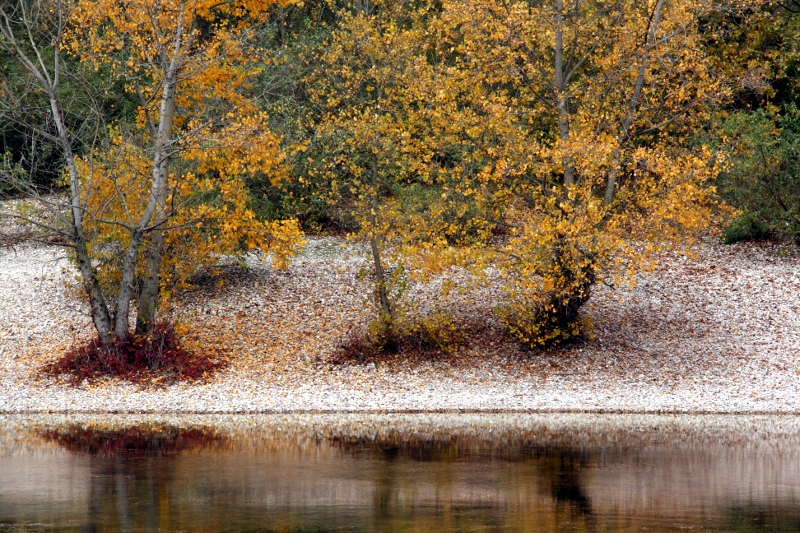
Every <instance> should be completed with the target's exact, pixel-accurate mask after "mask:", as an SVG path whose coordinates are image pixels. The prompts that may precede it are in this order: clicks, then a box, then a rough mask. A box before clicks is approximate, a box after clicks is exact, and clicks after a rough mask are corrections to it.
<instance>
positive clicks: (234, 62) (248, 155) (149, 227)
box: [1, 0, 300, 345]
mask: <svg viewBox="0 0 800 533" xmlns="http://www.w3.org/2000/svg"><path fill="white" fill-rule="evenodd" d="M267 9H268V5H267V3H264V2H255V1H245V0H241V1H238V0H231V1H223V2H219V1H211V0H170V1H164V2H161V1H159V0H126V1H123V2H119V1H110V0H109V1H99V2H95V1H88V0H86V1H84V0H77V1H74V2H70V1H67V0H54V1H52V2H51V1H44V0H38V1H37V0H20V1H19V2H16V3H15V4H13V5H8V6H7V7H4V9H3V10H2V21H3V26H2V37H3V39H2V41H1V44H2V46H3V49H4V50H6V51H7V53H9V54H10V55H11V56H12V57H13V58H14V59H15V60H16V61H17V62H18V63H19V64H21V65H22V66H23V67H24V69H25V71H26V72H27V74H28V75H29V77H30V79H31V81H32V86H35V87H36V89H37V90H39V91H41V92H43V93H44V94H45V95H46V96H47V99H48V101H49V104H50V113H51V116H52V120H53V122H54V123H55V125H56V130H57V135H55V137H56V138H57V140H58V142H59V147H60V149H61V152H62V154H63V156H64V161H65V166H66V169H67V170H66V173H65V175H66V186H67V189H68V191H69V214H68V216H67V217H62V216H61V213H60V211H59V210H58V209H57V206H55V205H47V207H48V208H49V211H50V212H51V213H53V214H54V215H55V216H57V220H56V222H51V221H48V220H44V219H42V218H41V217H40V218H38V219H37V220H34V222H36V223H38V224H39V225H40V226H41V227H43V228H45V229H47V230H52V231H58V232H60V233H61V234H62V235H63V236H64V237H65V238H66V239H67V246H69V247H70V248H71V249H72V250H73V251H74V254H75V259H76V262H77V264H78V268H79V271H80V274H81V279H82V282H83V286H84V290H85V292H86V294H87V296H88V298H89V303H90V307H91V311H92V319H93V322H94V325H95V328H96V330H97V332H98V336H99V338H100V340H101V342H102V343H103V345H108V344H111V343H115V342H125V341H126V340H127V339H128V338H129V337H130V326H129V313H130V307H131V302H132V300H133V299H134V298H135V297H138V316H137V321H136V331H137V333H143V332H146V331H147V329H148V328H149V327H150V325H151V324H152V323H153V318H154V314H155V312H156V309H157V307H158V301H159V300H158V298H159V289H160V287H161V286H162V284H163V283H164V281H165V280H164V279H162V272H163V270H164V258H165V257H167V258H168V259H172V260H173V261H174V262H173V263H172V268H171V270H172V272H173V274H175V275H176V276H178V277H179V278H180V277H182V278H185V276H186V274H187V270H186V269H185V268H184V269H183V270H180V269H178V268H177V266H178V263H177V262H176V261H175V260H176V259H183V258H186V257H187V255H186V254H187V253H188V252H189V251H191V261H190V264H191V265H192V266H193V265H195V264H198V263H199V264H204V263H210V262H213V261H214V259H215V258H216V257H218V255H219V254H221V253H229V252H232V251H235V250H238V249H241V248H242V247H244V248H247V247H252V246H255V245H260V244H261V243H262V240H263V239H267V238H269V239H270V240H272V242H273V243H274V244H275V246H274V248H273V251H274V252H276V254H277V256H278V264H280V263H281V262H282V261H283V260H284V259H285V257H286V256H287V255H289V254H290V253H292V251H293V248H294V244H295V243H296V242H298V240H299V237H300V233H299V229H298V228H297V225H296V224H295V223H293V222H291V221H284V222H280V223H273V224H267V225H264V224H262V223H260V222H258V221H256V220H255V217H254V216H253V213H252V212H251V211H250V210H249V208H248V205H247V201H248V196H247V192H246V190H245V189H244V187H243V184H242V177H243V176H244V175H245V174H248V173H265V174H268V175H270V176H271V177H272V178H273V179H281V178H282V177H283V176H284V171H283V170H282V158H283V155H282V152H281V150H280V147H279V143H278V139H277V138H275V136H273V135H272V134H271V133H270V132H269V130H268V128H266V126H265V120H266V119H265V117H264V116H263V114H261V113H260V112H259V110H258V107H257V105H256V104H255V102H254V97H255V95H253V94H250V93H249V91H250V89H251V86H250V83H249V82H250V79H251V78H252V76H253V75H255V74H256V73H257V71H258V67H257V59H258V56H257V55H254V54H253V53H252V52H253V50H252V46H251V44H252V43H251V42H250V41H249V38H250V36H251V28H252V27H253V24H254V23H255V22H257V21H258V20H259V17H261V16H262V15H264V13H265V12H266V10H267ZM42 35H44V37H41V36H42ZM64 54H69V55H70V56H72V57H75V58H78V59H80V60H81V62H82V63H84V64H85V65H87V66H89V67H91V68H93V69H95V70H96V71H102V72H103V74H105V75H108V76H110V77H112V78H114V79H117V80H121V82H122V84H123V86H124V88H125V90H126V93H127V94H128V95H129V96H130V98H131V99H132V100H133V101H134V102H135V105H134V109H135V121H133V122H132V123H124V122H116V123H112V124H109V125H108V127H107V128H105V131H103V128H98V131H99V133H98V135H100V134H102V139H103V142H102V143H100V144H98V145H96V146H95V148H94V149H93V150H86V151H84V153H83V154H80V155H79V154H77V153H76V152H75V143H76V139H75V136H74V134H73V132H72V131H71V130H70V127H69V124H67V123H66V122H65V121H64V119H63V113H62V109H63V103H62V102H61V101H60V98H59V96H60V95H59V86H60V83H61V81H62V79H63V76H64V69H65V68H66V66H67V62H66V61H65V60H64ZM87 97H88V95H87Z"/></svg>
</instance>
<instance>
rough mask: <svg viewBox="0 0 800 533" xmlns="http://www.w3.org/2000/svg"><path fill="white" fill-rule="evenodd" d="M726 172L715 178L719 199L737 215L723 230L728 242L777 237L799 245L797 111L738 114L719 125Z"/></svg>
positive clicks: (799, 141)
mask: <svg viewBox="0 0 800 533" xmlns="http://www.w3.org/2000/svg"><path fill="white" fill-rule="evenodd" d="M720 130H721V141H722V146H723V147H724V148H725V149H726V151H727V153H728V157H729V161H728V163H729V164H728V168H727V169H726V171H725V172H722V173H721V174H720V175H719V177H718V179H717V184H718V189H719V192H720V194H721V196H722V197H723V198H724V199H725V201H727V202H728V203H730V204H731V205H733V206H734V207H736V208H738V209H739V210H740V211H741V214H740V215H739V216H738V217H737V218H736V219H735V220H734V221H733V222H732V224H731V225H730V226H729V227H728V228H727V229H726V230H725V231H724V233H723V239H724V240H725V242H728V243H731V242H736V241H738V240H742V239H763V238H770V237H771V238H779V239H790V240H795V241H797V242H800V161H798V155H800V111H798V109H797V107H796V106H795V105H794V104H790V105H788V106H787V107H786V109H785V110H784V112H783V113H778V112H777V111H773V110H764V109H759V110H756V111H754V112H750V113H747V112H738V113H734V114H732V115H731V116H730V117H728V118H727V119H726V120H725V121H724V122H723V123H722V125H721V128H720Z"/></svg>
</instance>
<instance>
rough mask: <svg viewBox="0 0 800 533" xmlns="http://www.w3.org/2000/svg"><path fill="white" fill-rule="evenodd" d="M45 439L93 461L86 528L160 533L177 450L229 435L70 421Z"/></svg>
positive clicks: (217, 443) (211, 443) (220, 441)
mask: <svg viewBox="0 0 800 533" xmlns="http://www.w3.org/2000/svg"><path fill="white" fill-rule="evenodd" d="M39 434H40V435H41V436H42V437H44V438H45V439H47V440H49V441H52V442H56V443H57V444H58V445H59V446H61V447H63V448H65V449H67V450H69V451H70V452H72V453H75V454H77V455H88V456H90V457H91V458H92V461H91V478H90V491H89V492H90V497H89V502H88V509H87V513H86V517H87V518H86V522H85V523H84V525H83V527H82V531H84V532H86V533H90V532H96V531H107V530H109V529H111V530H118V531H120V532H122V533H128V532H132V531H148V532H149V531H154V532H155V531H159V530H160V529H164V528H165V527H166V524H165V521H168V519H169V517H168V516H162V515H161V513H160V510H161V509H163V508H168V504H169V491H168V488H169V486H170V484H171V482H172V481H173V480H174V477H175V476H174V461H173V459H174V458H176V457H177V456H178V455H179V454H181V453H183V452H186V451H189V450H196V449H207V448H214V447H218V446H220V445H221V444H223V443H224V442H226V440H227V439H226V438H225V437H222V436H220V435H219V434H218V433H216V432H215V431H213V430H210V429H207V428H180V427H175V426H168V425H143V426H133V427H125V428H103V427H99V426H92V425H90V426H80V425H72V426H66V427H61V428H58V429H44V430H41V431H39Z"/></svg>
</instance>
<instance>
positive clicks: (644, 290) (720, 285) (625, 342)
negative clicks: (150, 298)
mask: <svg viewBox="0 0 800 533" xmlns="http://www.w3.org/2000/svg"><path fill="white" fill-rule="evenodd" d="M695 252H696V254H695V256H694V257H690V258H687V257H684V256H682V255H680V254H664V255H663V256H662V257H661V260H660V263H659V268H658V270H657V271H656V272H655V273H653V274H649V275H646V276H642V279H641V281H640V283H638V284H637V285H635V286H634V287H633V288H619V289H617V290H614V291H612V290H609V289H606V288H602V289H599V290H598V291H597V293H596V294H595V295H594V297H593V299H592V301H591V302H590V303H589V304H588V306H587V309H586V312H587V314H588V315H589V316H591V318H592V320H593V321H594V323H595V330H594V331H595V336H594V338H591V339H585V340H583V341H581V342H579V343H576V344H574V345H572V346H570V347H567V348H564V349H561V350H557V351H526V350H524V349H523V348H521V347H520V346H519V345H518V344H517V343H516V342H515V341H514V340H513V339H511V338H509V337H507V336H505V335H504V334H503V333H502V331H501V330H500V328H499V325H498V324H497V322H496V319H495V318H494V316H493V315H492V313H491V308H492V307H493V306H494V305H495V304H496V303H497V302H498V301H499V297H500V293H499V291H498V290H497V288H496V287H492V286H489V287H485V288H482V289H480V290H474V291H468V292H467V293H466V294H465V295H459V296H457V297H454V300H453V301H452V302H450V304H449V307H450V308H451V309H453V312H454V315H455V318H456V321H457V323H459V324H461V327H462V328H463V330H464V331H465V332H466V337H467V338H466V341H465V343H464V344H463V345H462V346H460V347H459V349H458V351H457V352H456V353H455V354H453V355H448V356H439V357H435V358H433V359H430V358H418V359H416V360H413V361H405V360H397V361H393V362H391V363H387V364H381V363H380V362H379V363H378V365H377V366H376V365H375V364H372V363H365V364H347V365H337V364H331V363H330V357H331V356H332V355H333V354H334V353H335V351H336V350H337V347H338V346H339V345H340V344H341V343H342V341H343V340H344V339H345V338H346V337H347V336H348V331H351V330H355V329H358V328H360V327H363V323H364V321H365V319H364V316H363V312H362V308H363V305H364V303H363V294H364V293H365V286H364V285H363V284H362V282H361V281H359V279H358V272H359V270H361V269H362V268H363V267H364V266H365V263H364V262H363V259H362V257H361V256H360V255H359V254H351V255H347V254H345V253H344V252H343V251H342V247H341V242H340V241H339V240H337V239H334V238H329V237H325V238H312V239H310V243H309V246H308V247H307V249H306V251H305V252H304V253H303V254H302V255H301V256H299V257H298V258H297V259H296V260H295V261H294V263H293V264H292V266H291V267H290V268H289V270H288V271H286V272H279V271H274V270H272V269H271V268H270V267H269V264H268V262H262V261H260V260H259V259H258V258H255V257H254V258H251V260H249V261H248V267H249V268H248V270H246V271H242V270H240V269H238V268H230V269H228V271H227V272H226V275H225V276H224V277H225V283H224V284H223V285H222V286H219V285H218V284H217V283H216V282H215V281H214V280H209V281H208V282H206V283H201V284H199V285H198V288H197V289H196V290H194V291H191V292H188V293H186V294H184V295H182V296H181V297H180V298H179V300H178V301H177V303H176V304H175V308H174V309H173V310H172V316H173V318H175V319H177V320H178V321H179V322H181V323H182V324H185V326H186V327H187V328H188V330H189V333H188V334H187V339H188V340H189V342H192V343H194V344H195V345H196V346H205V347H209V346H211V347H213V346H215V345H216V346H218V347H220V348H222V347H224V348H225V349H227V350H228V351H229V352H230V353H231V354H232V357H231V364H230V366H229V368H228V369H227V370H225V371H224V372H222V373H221V374H219V375H217V376H216V377H214V378H213V379H211V380H210V381H209V382H207V383H201V384H174V385H170V386H167V387H163V388H153V387H149V388H142V387H137V386H135V385H131V384H128V383H124V382H117V381H106V382H102V383H97V384H94V385H82V386H80V387H71V386H68V385H64V384H61V383H57V382H55V381H51V380H44V379H40V378H36V370H37V369H38V368H40V367H41V366H42V365H43V364H45V363H47V362H49V361H52V360H53V359H54V358H55V357H56V356H57V355H58V354H59V353H63V350H64V349H66V348H67V347H68V346H69V345H70V344H72V343H74V342H78V341H79V340H80V339H82V338H85V337H86V336H88V335H90V334H91V327H90V323H89V320H88V317H87V316H85V308H84V307H83V305H82V304H81V302H80V301H79V300H78V299H77V298H76V297H75V295H74V294H73V289H70V288H69V284H68V280H69V279H71V278H72V277H74V272H73V271H72V270H71V268H70V267H69V266H68V265H67V263H66V261H65V260H64V259H63V257H61V256H62V252H61V251H60V250H58V249H55V248H42V247H32V246H31V247H19V248H17V249H15V250H12V249H3V250H0V413H51V412H55V413H68V412H94V413H129V412H130V413H242V412H248V413H257V412H271V413H285V412H317V411H320V412H349V411H353V412H380V411H536V412H554V411H582V412H627V413H659V412H666V413H752V414H755V413H800V255H798V250H797V248H796V247H793V246H778V245H774V244H750V243H743V244H737V245H733V246H723V245H720V244H717V243H715V242H713V241H711V240H709V241H706V242H704V243H703V244H702V245H700V246H698V247H697V249H696V250H695ZM455 281H457V282H458V281H459V280H458V279H456V280H455ZM434 286H435V283H434ZM413 292H414V296H415V298H416V307H417V308H418V309H420V310H422V312H425V310H426V309H432V308H434V307H435V306H436V305H437V304H438V302H437V297H436V291H435V290H433V287H415V288H414V290H413Z"/></svg>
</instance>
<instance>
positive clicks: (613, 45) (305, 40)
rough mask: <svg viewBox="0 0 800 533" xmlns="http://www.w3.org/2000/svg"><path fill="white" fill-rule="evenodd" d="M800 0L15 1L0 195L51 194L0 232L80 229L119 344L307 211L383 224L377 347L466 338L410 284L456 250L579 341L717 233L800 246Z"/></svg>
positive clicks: (289, 232)
mask: <svg viewBox="0 0 800 533" xmlns="http://www.w3.org/2000/svg"><path fill="white" fill-rule="evenodd" d="M798 12H800V4H797V3H795V2H791V1H789V2H772V1H756V0H753V1H733V0H731V1H723V2H719V1H718V2H707V1H703V0H672V1H668V0H650V1H647V2H637V1H632V0H612V1H601V0H574V1H567V0H563V1H562V0H547V1H529V2H528V1H511V0H509V1H505V2H488V1H481V0H456V1H444V0H443V1H431V2H425V1H419V2H411V1H366V0H364V1H360V2H335V1H322V0H319V1H305V2H283V3H281V2H276V3H273V4H267V3H264V2H247V1H235V0H231V1H229V2H218V1H214V2H211V1H204V0H170V1H157V0H125V1H122V2H120V1H114V2H110V1H109V2H106V1H99V2H97V1H93V2H89V1H79V0H75V1H68V0H62V1H57V0H19V1H11V0H9V1H7V2H5V3H4V4H3V8H2V15H0V23H1V25H2V30H1V34H0V50H2V53H0V96H1V97H2V98H0V101H2V104H0V153H1V154H3V156H2V157H3V159H2V165H1V168H0V175H2V181H0V183H1V184H0V193H1V194H3V195H4V196H8V197H10V198H25V199H27V200H29V201H26V202H16V203H15V202H10V203H6V204H4V206H5V207H4V213H3V216H6V217H11V218H13V219H15V220H18V221H22V222H24V223H25V224H27V226H26V227H27V228H28V230H27V231H26V232H24V233H23V234H21V235H20V234H16V235H6V236H2V238H3V244H5V245H14V244H17V243H18V242H19V241H20V240H28V241H31V240H32V241H43V242H47V243H50V244H57V245H60V246H64V247H66V248H67V249H68V250H70V254H71V255H72V257H73V259H74V261H75V263H76V266H77V267H78V272H79V275H80V282H81V286H82V288H83V292H84V293H85V297H86V300H87V303H88V305H89V308H90V309H91V314H92V318H93V322H94V324H95V328H96V330H97V334H98V338H97V341H96V342H95V344H94V345H93V346H94V349H95V352H93V353H96V354H97V355H98V357H106V358H108V357H111V359H114V358H117V359H119V358H120V357H122V354H123V352H125V350H122V351H120V347H121V346H131V345H134V344H135V343H136V342H137V340H136V339H140V341H141V342H144V344H146V345H148V346H150V348H152V345H154V344H157V343H158V342H163V340H164V338H166V337H168V336H165V334H164V330H163V329H162V330H159V329H158V328H159V327H161V326H158V319H157V316H158V315H157V313H158V309H159V308H160V307H162V306H163V305H164V304H165V302H168V301H169V299H170V298H171V297H172V296H173V295H174V294H175V293H176V292H177V291H180V290H181V289H183V288H185V287H186V286H188V285H189V284H190V283H191V280H192V277H193V276H194V275H195V274H196V273H197V272H198V271H200V270H203V269H213V267H214V266H215V265H216V264H217V262H218V261H219V259H220V257H222V256H223V255H234V256H236V255H241V254H245V253H247V252H248V251H251V250H253V249H261V250H263V251H267V252H271V253H272V256H273V258H274V259H273V264H274V265H275V266H276V267H278V268H280V267H281V266H285V264H286V262H287V261H288V260H290V258H291V255H292V254H293V253H295V251H296V249H297V248H298V247H299V246H300V245H301V244H302V233H303V232H334V233H337V234H345V235H347V236H348V237H349V238H350V239H353V240H357V241H360V242H363V243H364V244H365V245H366V246H365V249H366V250H367V251H368V252H367V253H368V254H369V257H370V260H371V263H372V268H371V269H370V272H365V276H366V277H368V278H369V279H371V280H372V287H373V290H374V294H373V295H372V298H371V301H372V302H373V303H374V307H375V310H374V314H373V316H374V319H373V320H372V322H371V324H370V327H369V331H368V332H367V334H366V335H367V339H366V340H367V341H368V342H367V345H369V346H371V347H372V348H371V349H374V350H376V351H378V352H380V351H381V350H393V349H396V348H397V346H398V345H399V344H402V339H403V338H404V337H405V336H408V335H422V336H423V337H424V338H425V339H426V342H428V343H431V344H434V345H436V346H439V347H440V348H442V349H447V347H448V346H449V345H450V344H451V343H452V342H453V339H454V336H455V335H456V325H454V323H453V321H452V318H451V317H450V316H449V315H448V312H447V307H446V298H444V297H443V299H442V301H443V305H442V308H441V309H439V310H437V311H436V313H434V314H433V315H432V316H431V317H428V318H426V319H425V320H424V321H421V322H420V321H417V322H415V321H413V320H411V319H409V318H408V316H407V313H406V312H405V309H404V298H403V294H404V290H405V289H406V288H407V287H408V284H409V283H410V281H411V280H413V279H416V278H421V279H425V278H426V277H430V276H432V275H436V274H440V273H442V272H444V271H446V269H448V268H460V269H465V270H466V271H468V272H469V273H470V274H471V275H472V276H473V280H474V281H473V282H474V283H482V282H483V280H485V278H486V276H487V272H489V271H493V272H499V273H500V275H501V277H502V280H503V281H502V282H503V286H504V291H505V295H506V298H505V301H504V304H503V305H502V306H500V307H498V308H497V309H496V310H495V311H496V313H497V315H498V316H499V317H500V319H501V321H502V322H503V324H505V325H506V327H507V328H508V329H509V331H510V332H512V333H513V334H514V335H516V336H517V337H518V338H519V340H520V341H521V342H523V343H525V344H528V345H530V346H532V347H539V346H545V345H553V344H557V343H559V342H563V341H566V340H568V339H570V338H572V337H574V336H576V335H579V334H581V333H582V332H583V331H586V330H587V328H589V327H590V325H589V324H586V323H585V321H584V319H583V318H582V316H581V314H580V309H581V306H582V305H583V304H584V303H585V302H586V301H587V300H588V299H589V298H590V296H591V293H592V288H593V287H594V286H595V285H597V284H598V283H605V284H608V285H615V284H619V283H626V282H629V281H631V280H632V279H633V277H634V275H635V274H636V273H638V272H641V271H644V270H647V269H649V268H652V266H653V262H652V257H653V254H654V253H655V252H657V251H659V250H662V249H664V248H667V247H674V246H682V245H686V244H688V243H691V241H692V240H693V239H694V238H696V237H698V236H699V235H701V234H704V233H706V232H707V231H708V228H709V227H720V228H722V238H723V239H724V240H725V241H726V242H734V241H736V240H740V239H763V238H770V239H786V240H794V241H798V240H800V204H798V196H800V182H799V180H800V177H799V176H798V172H799V171H800V169H799V168H798V163H797V150H798V148H800V137H799V135H800V112H799V111H798V109H797V97H798V93H797V91H798V85H797V68H798V64H800V63H798V62H799V61H800V56H799V55H798V54H800V51H799V50H798V46H799V45H800V32H798V29H799V28H798V21H800V19H799V18H798V17H800V15H798ZM445 289H446V286H445ZM131 309H133V310H134V311H135V313H134V316H133V317H130V316H129V313H130V310H131ZM134 317H135V318H134ZM132 321H133V322H135V324H134V323H132ZM159 331H160V333H159ZM142 339H143V340H142ZM137 346H141V344H139V345H137ZM146 351H147V350H146ZM149 351H150V352H152V351H153V350H149ZM155 351H156V352H158V353H159V354H160V356H163V351H161V352H159V351H158V350H155ZM109 354H111V355H110V356H109ZM150 364H153V362H152V361H150Z"/></svg>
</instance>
